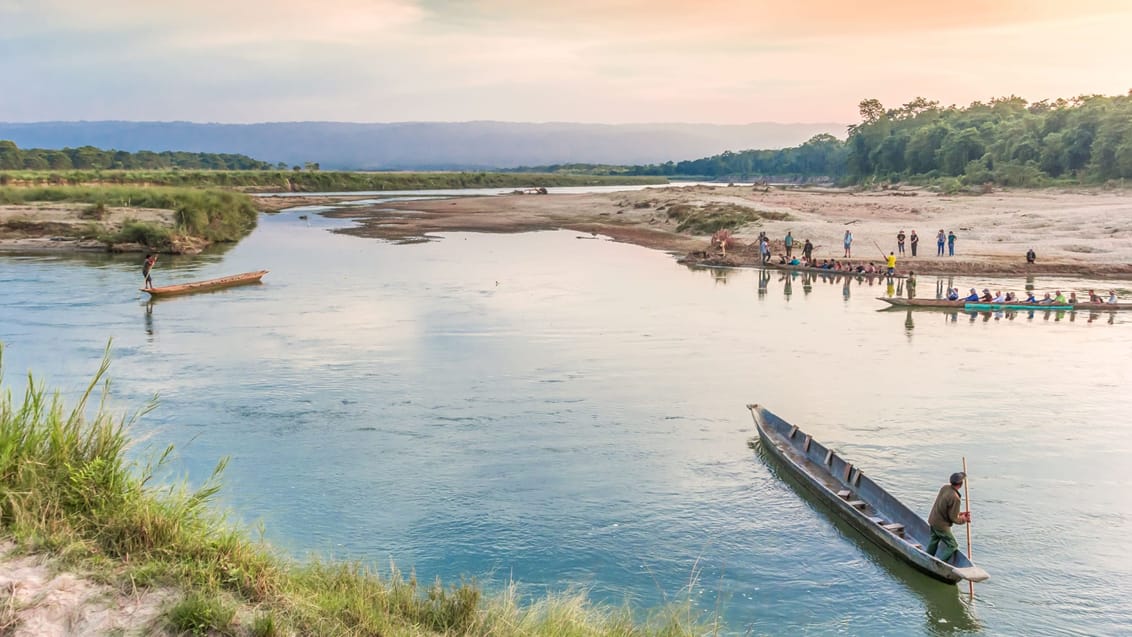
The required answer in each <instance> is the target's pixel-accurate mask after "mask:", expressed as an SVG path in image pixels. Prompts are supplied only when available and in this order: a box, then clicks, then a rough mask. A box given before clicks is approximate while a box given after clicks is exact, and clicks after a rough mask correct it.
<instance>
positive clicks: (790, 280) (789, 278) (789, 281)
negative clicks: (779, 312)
mask: <svg viewBox="0 0 1132 637" xmlns="http://www.w3.org/2000/svg"><path fill="white" fill-rule="evenodd" d="M795 274H796V273H794V272H790V273H788V274H787V275H786V280H785V281H783V283H782V296H785V297H786V299H787V300H790V295H791V294H793V293H794V275H795Z"/></svg>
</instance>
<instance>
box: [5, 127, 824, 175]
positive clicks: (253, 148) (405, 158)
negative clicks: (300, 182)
mask: <svg viewBox="0 0 1132 637" xmlns="http://www.w3.org/2000/svg"><path fill="white" fill-rule="evenodd" d="M845 131H846V126H845V125H843V124H836V123H817V124H776V123H765V122H764V123H755V124H744V125H715V124H617V125H606V124H575V123H545V124H528V123H509V122H405V123H391V124H352V123H342V122H284V123H264V124H197V123H192V122H120V121H104V122H33V123H4V122H0V139H10V140H12V141H14V142H15V143H16V144H17V145H19V146H21V147H24V148H52V149H55V148H65V147H78V146H86V145H89V146H95V147H98V148H107V149H115V150H124V151H131V152H136V151H139V150H149V151H165V150H170V151H187V152H204V153H239V154H243V155H249V156H251V157H255V158H256V159H259V160H262V161H268V162H272V163H274V162H286V163H287V164H290V165H296V164H299V165H301V164H304V163H306V162H318V163H319V164H320V165H321V166H322V168H323V169H356V170H445V169H464V170H467V169H491V168H514V167H517V166H540V165H549V164H561V163H594V164H620V165H629V164H652V163H662V162H667V161H679V160H682V159H691V158H696V157H705V156H709V155H716V154H719V153H722V152H724V151H728V150H733V151H739V150H745V149H754V148H758V149H766V148H785V147H789V146H797V145H798V144H801V143H802V142H804V141H806V140H807V139H809V138H810V137H812V136H814V135H817V134H821V133H829V134H832V135H836V136H838V137H843V136H844V134H845Z"/></svg>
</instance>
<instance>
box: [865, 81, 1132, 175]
mask: <svg viewBox="0 0 1132 637" xmlns="http://www.w3.org/2000/svg"><path fill="white" fill-rule="evenodd" d="M860 114H861V123H860V124H857V125H855V126H852V127H850V130H849V138H848V140H847V141H846V146H847V147H848V151H849V152H848V156H847V162H848V165H847V167H846V173H847V175H848V177H849V178H850V179H851V180H852V181H854V182H863V181H869V180H887V181H898V180H901V179H907V178H917V177H926V178H935V177H952V178H958V179H959V180H960V181H962V182H963V183H967V184H982V183H988V182H993V183H996V184H1000V185H1005V186H1031V185H1042V184H1043V183H1047V182H1049V181H1050V180H1055V179H1060V180H1071V181H1076V182H1081V183H1103V182H1105V181H1108V180H1113V179H1123V178H1127V177H1132V91H1130V92H1129V94H1128V95H1120V96H1113V97H1109V96H1104V95H1084V96H1080V97H1075V98H1073V99H1069V100H1066V99H1058V100H1055V101H1052V102H1051V101H1049V100H1042V101H1040V102H1033V103H1028V102H1027V101H1026V100H1024V99H1022V98H1021V97H1017V96H1013V95H1012V96H1010V97H1003V98H998V99H992V100H991V101H989V102H986V103H983V102H975V103H973V104H971V105H970V106H968V107H966V108H957V107H955V106H950V107H947V108H942V107H940V105H939V102H932V101H928V100H926V99H924V98H922V97H917V98H916V99H914V100H912V101H911V102H908V103H907V104H904V105H903V106H901V107H899V108H893V109H886V108H884V106H883V105H882V104H881V103H880V102H879V101H878V100H875V99H867V100H864V101H862V102H861V103H860Z"/></svg>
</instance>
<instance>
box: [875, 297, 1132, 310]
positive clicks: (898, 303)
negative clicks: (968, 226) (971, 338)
mask: <svg viewBox="0 0 1132 637" xmlns="http://www.w3.org/2000/svg"><path fill="white" fill-rule="evenodd" d="M877 300H878V301H884V302H885V303H888V304H889V305H892V306H895V307H944V308H959V309H964V308H966V309H969V310H991V309H1011V310H1070V311H1079V310H1089V311H1095V312H1111V311H1113V310H1132V303H1067V304H1064V305H1046V304H1042V303H1013V302H1012V303H983V302H979V303H973V302H970V301H964V300H962V299H960V300H958V301H948V300H946V299H905V298H901V297H895V298H889V297H884V296H878V297H877ZM975 306H978V307H975ZM984 306H985V307H984Z"/></svg>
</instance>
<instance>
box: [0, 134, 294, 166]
mask: <svg viewBox="0 0 1132 637" xmlns="http://www.w3.org/2000/svg"><path fill="white" fill-rule="evenodd" d="M283 167H284V168H285V166H283ZM165 168H186V169H203V170H272V169H274V168H279V166H277V165H275V164H269V163H267V162H263V161H258V160H256V159H252V158H251V157H248V156H246V155H233V154H229V153H186V152H180V151H163V152H160V153H155V152H153V151H148V150H141V151H138V152H136V153H130V152H127V151H124V150H102V149H101V148H95V147H94V146H80V147H79V148H63V149H61V150H48V149H44V148H23V149H21V148H19V147H18V146H16V144H15V143H14V142H11V141H6V140H0V170H73V169H78V170H92V169H94V170H98V169H102V170H136V169H145V170H160V169H165Z"/></svg>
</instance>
